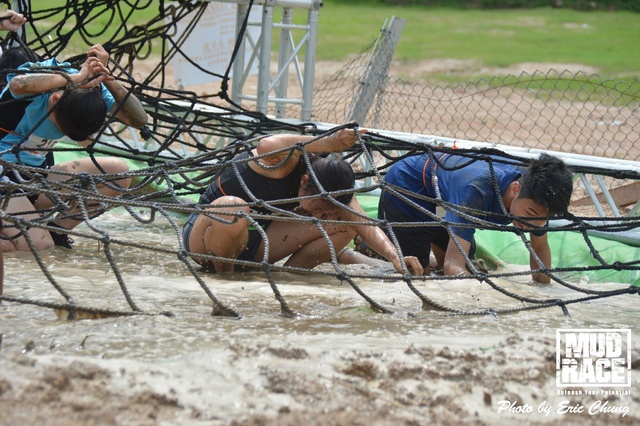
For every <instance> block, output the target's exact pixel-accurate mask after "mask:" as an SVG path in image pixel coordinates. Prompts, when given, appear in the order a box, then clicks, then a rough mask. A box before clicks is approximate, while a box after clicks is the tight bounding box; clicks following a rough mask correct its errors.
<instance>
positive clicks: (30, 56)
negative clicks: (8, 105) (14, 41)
mask: <svg viewBox="0 0 640 426" xmlns="http://www.w3.org/2000/svg"><path fill="white" fill-rule="evenodd" d="M37 60H38V57H37V55H36V54H35V53H34V52H33V51H32V50H30V49H29V48H26V47H22V46H16V47H7V48H4V50H3V51H2V55H0V87H4V86H6V85H7V74H10V73H11V72H12V71H14V70H16V69H17V68H18V67H19V66H20V65H22V64H26V63H27V62H35V61H37Z"/></svg>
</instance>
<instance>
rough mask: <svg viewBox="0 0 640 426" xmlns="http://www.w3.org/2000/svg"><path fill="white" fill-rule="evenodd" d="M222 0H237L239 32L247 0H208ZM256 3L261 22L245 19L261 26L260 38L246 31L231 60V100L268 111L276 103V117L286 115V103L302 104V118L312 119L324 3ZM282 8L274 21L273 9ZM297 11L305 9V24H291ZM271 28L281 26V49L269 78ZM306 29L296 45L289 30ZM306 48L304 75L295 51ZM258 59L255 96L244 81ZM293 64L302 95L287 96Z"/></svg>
mask: <svg viewBox="0 0 640 426" xmlns="http://www.w3.org/2000/svg"><path fill="white" fill-rule="evenodd" d="M210 1H219V2H222V3H236V4H237V5H238V9H237V18H236V32H237V33H238V34H239V32H240V29H241V26H242V23H243V22H244V19H245V16H246V14H247V13H248V12H249V10H248V9H249V8H248V5H249V0H210ZM253 4H254V5H256V6H262V7H263V14H262V20H261V22H260V23H256V22H248V23H247V25H248V26H249V25H260V27H261V31H262V34H261V36H260V40H259V41H258V42H256V43H252V41H253V40H251V39H250V38H249V36H248V34H247V33H245V35H244V38H243V40H241V42H240V46H239V47H240V50H239V51H238V54H237V56H236V58H235V61H234V63H233V79H232V83H231V88H232V90H231V99H232V100H233V101H234V102H235V103H237V104H239V105H240V104H241V103H242V101H243V100H248V101H253V102H255V109H256V110H257V111H259V112H262V113H265V114H266V113H267V111H268V110H269V105H275V111H276V117H278V118H286V117H285V114H286V106H287V105H289V104H293V105H301V106H302V107H301V117H300V118H301V119H302V120H309V119H311V108H312V104H313V80H314V71H315V60H316V45H317V40H318V19H319V14H320V13H319V11H320V9H321V8H322V6H323V3H322V0H255V1H254V2H253ZM276 7H279V8H282V9H283V13H282V21H281V22H280V23H275V22H274V8H276ZM296 10H308V11H309V12H308V22H307V25H294V24H293V13H294V12H295V11H296ZM273 28H280V37H281V39H280V47H279V49H280V51H279V52H278V74H277V76H276V77H274V78H272V77H271V74H270V68H271V67H270V62H271V53H272V49H271V43H272V39H273ZM293 30H300V31H305V32H306V34H305V36H304V37H302V41H300V43H298V45H295V43H294V42H293V36H292V31H293ZM303 47H305V58H304V75H303V74H302V72H300V70H299V68H300V65H299V60H298V54H299V53H300V52H301V50H302V48H303ZM246 51H250V52H251V55H252V56H251V60H250V61H249V63H246V61H245V52H246ZM255 58H257V60H258V67H257V68H258V85H257V86H258V87H257V91H256V93H255V95H252V94H248V93H246V92H247V91H246V87H245V83H246V80H247V77H248V74H249V69H250V67H251V66H252V64H253V60H254V59H255ZM292 63H294V64H295V66H296V70H297V71H298V73H297V76H298V80H299V83H300V87H301V91H302V98H293V97H289V95H288V93H287V91H288V90H289V69H288V67H289V66H290V65H291V64H292Z"/></svg>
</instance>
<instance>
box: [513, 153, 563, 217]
mask: <svg viewBox="0 0 640 426" xmlns="http://www.w3.org/2000/svg"><path fill="white" fill-rule="evenodd" d="M572 192H573V177H572V175H571V171H570V170H569V168H568V167H567V166H566V165H565V164H564V162H563V161H562V160H560V159H559V158H556V157H553V156H551V155H549V154H540V157H538V158H537V159H535V160H533V161H531V163H530V164H529V167H528V168H527V170H526V171H525V173H524V174H523V175H522V177H521V178H520V194H519V195H518V198H529V199H531V200H533V201H534V202H536V203H537V204H540V205H542V206H546V207H547V213H548V214H549V216H555V215H560V214H564V213H565V212H566V211H567V209H568V208H569V202H570V201H571V193H572Z"/></svg>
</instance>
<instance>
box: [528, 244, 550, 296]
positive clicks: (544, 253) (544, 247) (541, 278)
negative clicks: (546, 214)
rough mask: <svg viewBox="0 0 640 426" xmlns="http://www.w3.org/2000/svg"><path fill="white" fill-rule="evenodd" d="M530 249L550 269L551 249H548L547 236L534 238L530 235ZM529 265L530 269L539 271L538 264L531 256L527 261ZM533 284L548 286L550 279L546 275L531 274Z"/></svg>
mask: <svg viewBox="0 0 640 426" xmlns="http://www.w3.org/2000/svg"><path fill="white" fill-rule="evenodd" d="M531 248H533V250H534V251H535V252H536V254H537V255H538V257H539V258H540V260H541V261H542V264H543V265H544V266H545V267H547V268H551V249H550V248H549V240H548V239H547V234H544V235H541V236H536V235H533V234H531ZM529 265H530V266H531V269H532V270H533V269H540V266H539V265H538V262H537V261H536V260H535V259H534V258H533V256H531V257H530V259H529ZM531 277H532V278H533V281H534V282H537V283H541V284H549V283H550V282H551V278H549V276H548V275H546V274H531Z"/></svg>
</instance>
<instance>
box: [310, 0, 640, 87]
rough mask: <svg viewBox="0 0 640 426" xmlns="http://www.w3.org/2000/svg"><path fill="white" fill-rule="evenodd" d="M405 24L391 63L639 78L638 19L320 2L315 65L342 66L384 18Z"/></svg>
mask: <svg viewBox="0 0 640 426" xmlns="http://www.w3.org/2000/svg"><path fill="white" fill-rule="evenodd" d="M391 16H397V17H400V18H404V19H407V23H406V25H405V28H404V31H403V33H402V37H401V38H400V43H399V45H398V47H397V49H396V54H395V56H394V59H395V60H399V61H418V60H430V59H431V60H433V59H444V58H451V59H460V60H465V59H473V60H477V61H479V62H481V63H482V64H485V65H486V66H490V67H507V66H509V65H512V64H517V63H522V62H553V63H563V64H584V65H588V66H590V67H595V68H597V69H598V70H599V72H600V73H601V75H606V76H610V77H613V76H623V75H638V70H640V55H638V54H637V53H636V52H637V50H638V43H640V14H634V13H630V12H615V13H612V12H578V11H573V10H558V9H533V10H492V11H481V10H451V9H427V8H418V7H380V6H378V7H364V6H362V5H360V6H357V5H352V6H349V5H343V4H334V3H332V2H331V0H326V1H325V7H324V8H323V9H322V11H321V13H320V36H319V40H318V49H317V59H318V60H343V59H344V58H346V57H347V56H348V55H349V54H352V53H354V52H357V51H358V50H359V49H361V48H363V47H365V46H366V45H367V44H368V43H369V41H370V40H373V39H374V38H375V37H376V36H377V34H378V32H379V30H380V28H381V26H382V23H383V22H384V20H385V19H386V18H389V17H391Z"/></svg>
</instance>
